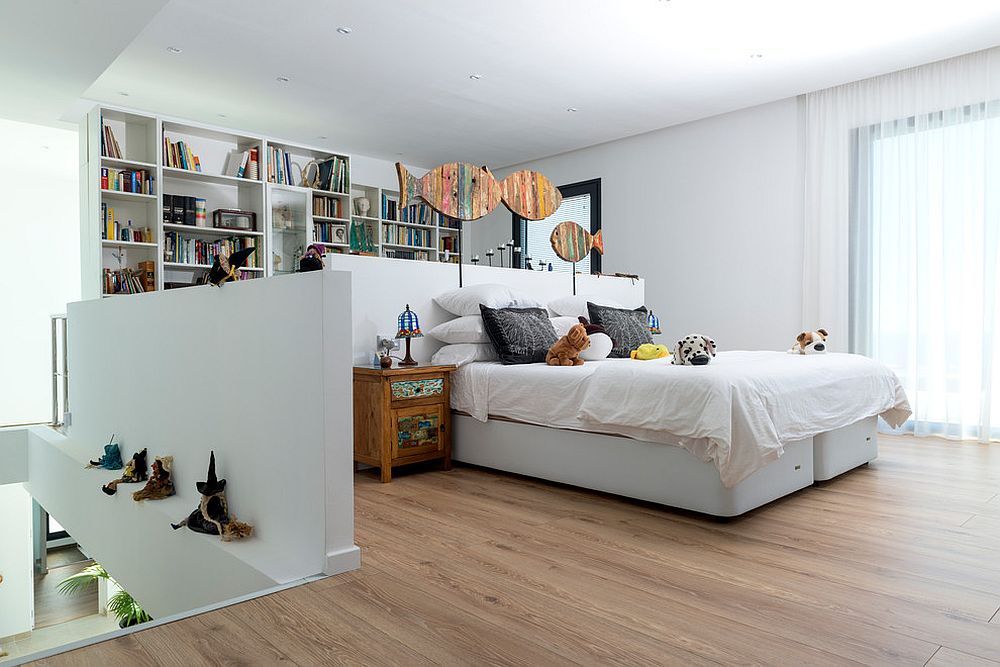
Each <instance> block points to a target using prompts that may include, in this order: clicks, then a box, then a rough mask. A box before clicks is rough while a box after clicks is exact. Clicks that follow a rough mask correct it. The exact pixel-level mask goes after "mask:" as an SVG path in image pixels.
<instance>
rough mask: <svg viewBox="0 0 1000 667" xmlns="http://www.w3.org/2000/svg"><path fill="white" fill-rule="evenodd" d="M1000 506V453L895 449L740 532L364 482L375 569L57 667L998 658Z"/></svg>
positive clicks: (544, 491)
mask: <svg viewBox="0 0 1000 667" xmlns="http://www.w3.org/2000/svg"><path fill="white" fill-rule="evenodd" d="M998 491H1000V446H993V447H988V446H980V445H975V444H955V443H945V442H942V441H936V440H919V441H918V440H908V439H890V438H885V439H883V440H882V456H881V458H880V459H879V460H878V461H877V462H876V463H874V464H872V465H871V466H870V467H868V468H861V469H859V470H856V471H854V472H852V473H849V474H847V475H844V476H842V477H841V478H839V479H836V480H833V481H832V482H828V483H825V484H822V485H819V486H816V487H812V488H810V489H806V490H804V491H802V492H799V493H797V494H795V495H793V496H791V497H789V498H785V499H783V500H780V501H777V502H775V503H772V504H771V505H769V506H767V507H764V508H761V509H759V510H756V511H754V512H752V513H750V514H749V515H747V516H745V517H744V518H741V519H738V520H734V521H730V522H725V523H720V522H715V521H712V520H708V519H705V518H701V517H697V516H693V515H689V514H682V513H673V512H670V511H667V510H663V509H660V508H657V507H652V506H649V505H644V504H638V503H632V502H628V501H624V500H621V499H618V498H613V497H608V496H603V495H599V494H594V493H589V492H586V491H580V490H575V489H570V488H567V487H562V486H556V485H549V484H545V483H542V482H537V481H532V480H528V479H524V478H518V477H512V476H506V475H500V474H494V473H491V472H487V471H482V470H478V469H471V468H457V469H455V470H453V471H451V472H448V473H445V472H424V473H421V474H414V475H405V474H404V475H402V476H400V477H399V478H397V479H396V480H394V481H393V482H392V484H388V485H381V484H379V483H377V482H376V481H375V479H374V477H373V476H370V475H368V474H364V473H361V474H359V475H358V476H357V492H356V498H357V505H356V508H357V540H356V541H357V543H358V544H359V545H361V547H362V549H363V562H364V565H363V567H362V568H361V570H360V571H359V572H356V573H350V574H348V575H344V576H340V577H334V578H330V579H326V580H323V581H320V582H316V583H313V584H309V585H307V586H302V587H299V588H295V589H291V590H288V591H285V592H282V593H278V594H275V595H271V596H268V597H266V598H259V599H256V600H253V601H250V602H246V603H243V604H240V605H237V606H234V607H230V608H227V609H224V610H220V611H216V612H212V613H208V614H204V615H202V616H198V617H194V618H190V619H186V620H184V621H180V622H177V623H173V624H170V625H167V626H164V627H160V628H154V629H151V630H147V631H144V632H140V633H137V634H135V635H132V636H130V637H126V638H121V639H117V640H115V641H112V642H106V643H104V644H100V645H97V646H93V647H89V648H86V649H81V650H78V651H74V652H72V653H67V654H64V655H62V656H58V657H57V658H55V659H51V660H48V661H47V664H51V665H92V664H100V665H159V664H163V665H184V666H185V667H187V666H191V665H205V664H221V663H226V664H267V665H270V664H279V663H287V664H297V665H319V664H337V663H351V664H393V665H396V664H405V665H417V664H430V663H439V664H456V665H457V664H461V665H472V664H529V665H563V664H597V663H602V664H603V663H608V664H612V663H614V664H630V665H635V664H678V665H704V664H735V663H756V664H768V665H792V664H795V665H825V664H850V663H863V664H871V665H893V664H899V665H925V664H929V665H933V666H935V667H941V666H944V665H971V666H973V667H974V666H975V665H986V664H1000V615H998V614H997V611H998V608H1000V496H998V495H997V493H998ZM991 619H992V621H993V622H992V623H991Z"/></svg>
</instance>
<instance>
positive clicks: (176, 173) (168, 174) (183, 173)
mask: <svg viewBox="0 0 1000 667" xmlns="http://www.w3.org/2000/svg"><path fill="white" fill-rule="evenodd" d="M163 177H164V178H177V179H184V180H188V181H201V182H203V183H214V184H217V185H237V186H258V187H259V186H260V185H261V184H262V183H263V181H260V180H254V179H251V178H239V177H237V176H226V175H225V174H210V173H206V172H203V171H191V170H190V169H178V168H177V167H163Z"/></svg>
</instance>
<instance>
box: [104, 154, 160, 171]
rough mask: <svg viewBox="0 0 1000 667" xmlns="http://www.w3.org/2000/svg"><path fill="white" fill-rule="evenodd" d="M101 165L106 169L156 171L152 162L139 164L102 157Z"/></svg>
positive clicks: (133, 161) (136, 161)
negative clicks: (130, 168)
mask: <svg viewBox="0 0 1000 667" xmlns="http://www.w3.org/2000/svg"><path fill="white" fill-rule="evenodd" d="M101 164H102V165H105V166H107V167H138V168H139V169H149V170H151V171H152V170H154V169H156V165H155V164H153V163H152V162H140V161H139V160H124V159H119V158H115V157H108V156H106V155H105V156H102V157H101Z"/></svg>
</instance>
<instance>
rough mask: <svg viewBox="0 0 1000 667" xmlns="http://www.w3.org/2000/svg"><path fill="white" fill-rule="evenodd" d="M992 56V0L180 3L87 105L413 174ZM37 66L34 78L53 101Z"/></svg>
mask: <svg viewBox="0 0 1000 667" xmlns="http://www.w3.org/2000/svg"><path fill="white" fill-rule="evenodd" d="M144 1H145V0H144ZM24 4H25V5H34V4H61V3H53V2H49V1H47V2H43V3H37V2H36V3H28V2H25V3H24ZM84 4H93V5H96V6H104V5H107V4H108V0H102V2H101V3H96V2H95V3H91V2H84ZM112 4H121V5H129V6H131V5H142V4H143V2H139V3H136V2H132V3H126V2H120V3H112ZM2 11H3V12H4V13H5V14H6V12H7V11H8V9H7V8H6V6H5V7H4V9H3V10H2ZM5 18H6V17H5ZM50 18H51V20H52V21H54V22H56V23H58V24H59V25H62V24H64V23H66V21H67V20H72V21H78V20H79V18H78V17H77V16H75V15H70V16H64V15H63V14H62V13H60V12H54V13H53V14H52V15H51V16H50ZM4 23H5V24H8V25H9V22H8V21H6V20H5V21H4ZM338 26H350V27H351V28H352V30H353V32H352V33H351V34H350V35H347V36H344V35H340V34H338V33H337V32H336V28H337V27H338ZM88 27H92V26H88ZM65 28H66V26H64V29H61V30H60V31H59V36H60V38H66V36H67V34H68V35H69V36H70V37H73V36H75V37H76V38H77V39H76V42H78V41H79V35H78V34H76V32H77V30H78V29H76V30H68V29H65ZM69 28H74V26H69ZM116 30H117V28H116V27H115V26H114V25H110V26H106V28H105V29H103V30H100V31H99V33H100V35H101V36H97V35H95V36H94V37H93V39H89V40H87V44H86V46H85V47H80V46H79V45H77V44H76V42H73V44H74V49H75V50H74V52H73V53H69V54H66V58H67V60H66V61H65V62H68V63H70V64H71V65H75V64H76V63H78V62H81V63H82V62H89V61H90V60H91V58H90V57H89V56H90V52H91V50H101V49H102V48H103V39H104V37H103V36H104V35H106V34H108V33H111V34H115V31H116ZM5 31H6V30H5ZM12 32H17V33H20V29H19V28H15V29H14V30H13V31H12ZM22 41H26V40H22ZM998 43H1000V2H996V0H988V1H986V0H951V1H950V2H940V0H935V1H934V2H931V1H929V0H878V1H873V0H839V1H838V2H823V3H820V2H818V1H815V0H809V1H805V0H503V1H498V0H491V1H486V0H424V1H422V2H418V1H416V0H379V1H377V2H375V1H367V2H363V1H361V0H355V1H353V2H350V1H347V0H338V1H334V2H331V1H323V0H312V1H307V0H303V1H300V2H295V3H291V2H274V1H266V0H254V1H250V0H213V1H211V2H206V1H205V0H171V1H170V2H169V3H168V4H167V5H166V7H165V8H164V9H163V10H162V11H160V12H159V13H158V14H156V16H155V17H153V18H152V20H151V21H150V22H149V24H148V25H147V26H146V28H145V29H144V30H142V32H141V33H139V34H138V36H137V37H136V38H135V39H134V41H132V42H131V43H130V44H129V45H128V46H127V47H126V48H124V50H123V51H122V52H121V54H120V55H119V56H118V58H117V59H116V60H114V62H112V63H111V64H110V66H108V67H107V69H106V70H104V71H103V73H102V74H100V76H99V78H96V81H94V82H93V85H91V86H90V87H89V88H88V89H87V90H86V91H85V93H84V94H85V96H86V97H89V98H91V99H97V100H101V101H105V102H109V103H114V104H121V105H125V106H132V107H137V108H145V109H149V110H155V111H157V112H159V113H162V114H166V115H175V116H181V117H186V118H192V119H196V120H201V121H204V122H209V123H214V124H219V125H229V126H233V127H238V128H241V129H245V130H249V131H256V132H262V133H266V134H269V135H272V136H280V137H283V138H285V139H288V140H294V141H300V142H305V143H310V144H318V145H326V146H330V147H337V148H341V149H344V150H348V151H351V152H355V153H363V154H367V155H373V156H376V157H383V158H386V159H390V160H394V159H398V158H399V157H400V156H402V158H403V159H405V160H406V161H407V162H409V163H411V164H423V165H426V166H431V165H434V164H438V163H440V162H444V161H448V160H454V159H460V160H468V161H472V162H480V163H484V164H489V165H491V166H494V167H501V166H504V165H509V164H513V163H518V162H522V161H525V160H528V159H532V158H536V157H542V156H546V155H551V154H555V153H560V152H565V151H568V150H572V149H575V148H580V147H583V146H588V145H593V144H596V143H601V142H605V141H609V140H613V139H617V138H621V137H625V136H629V135H634V134H638V133H641V132H646V131H649V130H653V129H657V128H661V127H666V126H668V125H673V124H677V123H681V122H685V121H689V120H693V119H696V118H702V117H706V116H710V115H714V114H717V113H722V112H725V111H730V110H733V109H738V108H743V107H747V106H752V105H755V104H760V103H763V102H767V101H771V100H775V99H779V98H783V97H788V96H791V95H796V94H799V93H803V92H807V91H810V90H816V89H820V88H825V87H828V86H831V85H836V84H839V83H845V82H848V81H853V80H857V79H861V78H865V77H869V76H872V75H875V74H880V73H884V72H889V71H894V70H898V69H902V68H905V67H909V66H913V65H917V64H922V63H925V62H931V61H934V60H939V59H941V58H946V57H950V56H954V55H958V54H961V53H967V52H971V51H976V50H979V49H983V48H987V47H990V46H995V45H997V44H998ZM50 44H51V42H50ZM168 46H175V47H178V48H181V49H182V50H183V52H182V53H180V54H176V55H174V54H171V53H168V51H167V47H168ZM50 48H51V47H50ZM54 48H56V49H57V50H58V49H59V48H60V46H59V44H58V43H57V44H56V45H55V47H54ZM35 50H36V51H37V50H38V49H35ZM752 54H760V55H762V56H763V57H760V58H751V55H752ZM93 60H95V61H99V60H100V58H94V59H93ZM42 65H44V66H39V67H36V68H34V74H35V76H36V77H38V80H40V81H46V82H47V85H48V83H51V85H52V86H53V87H56V88H58V87H60V86H62V85H63V82H62V81H61V80H60V77H59V71H58V69H59V68H58V67H55V65H54V64H53V63H51V62H48V61H46V62H44V63H42ZM0 67H3V65H0ZM473 73H476V74H481V75H482V78H481V79H479V80H471V79H470V78H469V75H470V74H473ZM279 76H285V77H288V78H289V79H290V81H288V82H287V83H281V82H278V81H277V80H276V79H277V77H279ZM77 80H78V78H77V79H74V82H76V81H77ZM122 92H125V93H128V97H123V96H122V95H121V94H120V93H122ZM78 93H79V91H76V93H75V94H78ZM4 97H6V91H5V93H4ZM568 107H575V108H577V109H579V111H577V112H576V113H570V112H567V108H568ZM219 114H224V117H220V115H219ZM320 136H325V137H327V139H320V138H319V137H320Z"/></svg>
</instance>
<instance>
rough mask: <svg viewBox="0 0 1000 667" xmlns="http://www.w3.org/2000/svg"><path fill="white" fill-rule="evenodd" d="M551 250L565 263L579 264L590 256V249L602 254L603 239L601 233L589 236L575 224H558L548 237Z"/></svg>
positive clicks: (567, 222)
mask: <svg viewBox="0 0 1000 667" xmlns="http://www.w3.org/2000/svg"><path fill="white" fill-rule="evenodd" d="M549 243H550V244H552V250H553V251H554V252H555V253H556V255H558V256H559V258H560V259H563V260H565V261H567V262H573V263H574V264H575V263H576V262H579V261H580V260H582V259H584V258H586V257H587V255H589V254H590V250H591V248H594V249H596V250H597V252H599V253H601V254H602V255H603V254H604V237H603V236H602V235H601V231H598V232H597V233H596V234H593V235H592V234H591V233H590V232H588V231H587V230H586V229H584V228H583V227H581V226H580V225H578V224H577V223H575V222H571V221H569V220H567V221H566V222H560V223H559V224H558V225H556V227H555V229H553V230H552V234H551V235H549Z"/></svg>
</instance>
